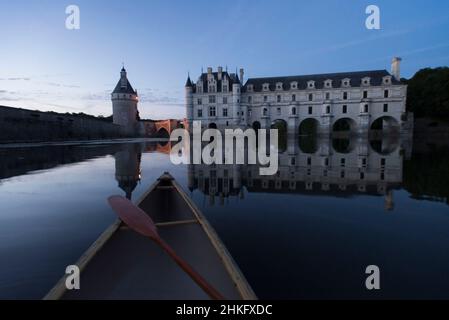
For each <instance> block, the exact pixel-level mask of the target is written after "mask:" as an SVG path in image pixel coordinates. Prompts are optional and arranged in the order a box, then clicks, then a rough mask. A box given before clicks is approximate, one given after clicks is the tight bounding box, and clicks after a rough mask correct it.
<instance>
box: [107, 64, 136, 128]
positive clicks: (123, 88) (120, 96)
mask: <svg viewBox="0 0 449 320" xmlns="http://www.w3.org/2000/svg"><path fill="white" fill-rule="evenodd" d="M111 100H112V112H113V121H114V124H116V125H119V126H120V127H121V129H122V133H123V134H124V135H127V136H133V135H136V134H137V132H138V112H137V104H138V102H139V98H138V95H137V91H135V90H134V89H133V87H132V86H131V84H130V83H129V81H128V77H127V72H126V70H125V68H124V67H123V68H122V70H121V71H120V80H119V81H118V83H117V86H116V87H115V89H114V91H113V92H112V94H111Z"/></svg>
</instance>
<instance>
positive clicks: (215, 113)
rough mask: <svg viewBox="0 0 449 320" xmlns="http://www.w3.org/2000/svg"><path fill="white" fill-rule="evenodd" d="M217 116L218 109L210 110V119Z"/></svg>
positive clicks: (211, 108) (212, 108)
mask: <svg viewBox="0 0 449 320" xmlns="http://www.w3.org/2000/svg"><path fill="white" fill-rule="evenodd" d="M216 115H217V109H216V108H215V107H210V108H209V117H215V116H216Z"/></svg>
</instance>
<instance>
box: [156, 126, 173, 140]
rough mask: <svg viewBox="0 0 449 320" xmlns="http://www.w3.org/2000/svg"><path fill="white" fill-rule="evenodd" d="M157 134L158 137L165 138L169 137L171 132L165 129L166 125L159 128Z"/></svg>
mask: <svg viewBox="0 0 449 320" xmlns="http://www.w3.org/2000/svg"><path fill="white" fill-rule="evenodd" d="M156 136H157V137H158V138H164V139H168V138H170V133H169V132H168V131H167V129H165V127H162V128H159V130H158V131H157V132H156Z"/></svg>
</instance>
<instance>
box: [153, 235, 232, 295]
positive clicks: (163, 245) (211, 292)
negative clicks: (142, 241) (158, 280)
mask: <svg viewBox="0 0 449 320" xmlns="http://www.w3.org/2000/svg"><path fill="white" fill-rule="evenodd" d="M152 240H154V241H156V242H157V243H158V244H159V245H160V247H161V248H162V249H164V251H165V252H167V254H168V255H169V256H170V257H171V258H172V259H173V260H174V261H175V262H176V264H177V265H178V266H180V267H181V268H182V270H184V271H185V272H186V273H187V274H188V275H189V276H190V278H191V279H192V280H193V281H195V282H196V284H197V285H198V286H200V287H201V289H203V290H204V292H206V293H207V294H208V296H209V297H210V298H211V299H213V300H225V298H224V297H223V296H222V295H221V294H220V293H219V292H218V291H217V290H215V288H214V287H212V285H210V284H209V283H208V282H207V281H206V280H205V279H204V278H203V277H202V276H201V275H200V274H199V273H198V272H196V271H195V270H194V269H193V268H192V267H191V266H190V265H189V264H188V263H187V262H186V261H184V260H183V259H182V258H181V257H180V256H178V255H177V254H176V252H175V251H174V250H173V249H172V247H170V246H169V245H168V244H167V243H166V242H165V241H164V240H162V239H161V238H159V239H152Z"/></svg>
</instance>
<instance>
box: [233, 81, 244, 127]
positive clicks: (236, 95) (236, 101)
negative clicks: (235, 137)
mask: <svg viewBox="0 0 449 320" xmlns="http://www.w3.org/2000/svg"><path fill="white" fill-rule="evenodd" d="M241 88H242V85H241V83H240V79H239V76H238V75H237V72H236V73H235V75H234V81H233V84H232V109H233V117H234V124H235V125H236V126H238V125H240V119H241V117H242V115H241V109H242V108H241V104H240V102H241Z"/></svg>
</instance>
